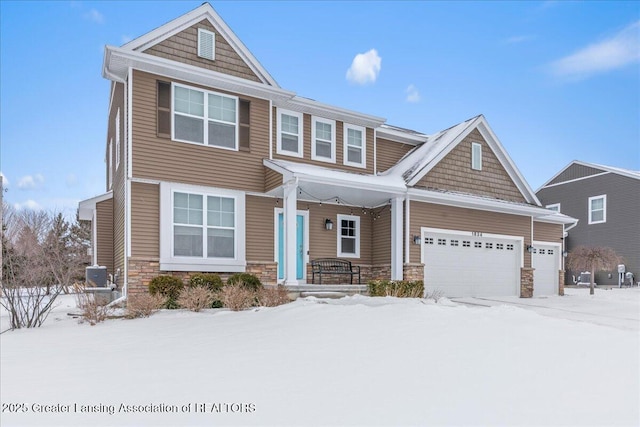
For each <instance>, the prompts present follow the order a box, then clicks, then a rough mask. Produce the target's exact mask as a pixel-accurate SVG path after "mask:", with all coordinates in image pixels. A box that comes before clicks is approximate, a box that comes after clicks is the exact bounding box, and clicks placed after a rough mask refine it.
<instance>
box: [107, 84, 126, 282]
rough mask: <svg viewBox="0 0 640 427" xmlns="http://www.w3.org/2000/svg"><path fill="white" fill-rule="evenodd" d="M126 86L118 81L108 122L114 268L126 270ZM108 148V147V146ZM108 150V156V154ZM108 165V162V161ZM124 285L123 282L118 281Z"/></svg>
mask: <svg viewBox="0 0 640 427" xmlns="http://www.w3.org/2000/svg"><path fill="white" fill-rule="evenodd" d="M124 99H125V87H124V85H123V84H122V83H116V86H115V91H114V95H113V99H112V100H111V109H110V110H109V120H108V124H107V147H108V143H109V141H111V140H113V144H114V145H113V164H112V173H113V239H112V242H113V270H114V271H115V270H117V269H118V268H119V269H120V270H121V271H124V263H125V247H124V235H125V215H126V205H125V203H126V194H125V189H126V164H127V153H126V150H125V147H126V144H125V139H126V134H125V132H124V129H125V120H126V118H127V114H126V111H125V109H124ZM118 109H120V167H119V168H118V169H117V170H116V145H115V144H116V131H115V121H116V115H117V112H118ZM107 150H108V148H107ZM108 155H109V154H108V152H107V156H108ZM107 165H108V162H107ZM118 285H122V283H118Z"/></svg>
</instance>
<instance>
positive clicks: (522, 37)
mask: <svg viewBox="0 0 640 427" xmlns="http://www.w3.org/2000/svg"><path fill="white" fill-rule="evenodd" d="M535 38H536V36H534V35H531V34H528V35H520V36H513V37H509V38H508V39H506V40H505V41H504V42H505V43H507V44H518V43H523V42H528V41H531V40H534V39H535Z"/></svg>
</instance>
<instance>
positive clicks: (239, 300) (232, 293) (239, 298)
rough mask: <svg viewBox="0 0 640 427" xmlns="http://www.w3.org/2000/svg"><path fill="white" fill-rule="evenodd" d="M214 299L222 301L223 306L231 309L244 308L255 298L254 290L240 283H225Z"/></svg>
mask: <svg viewBox="0 0 640 427" xmlns="http://www.w3.org/2000/svg"><path fill="white" fill-rule="evenodd" d="M216 299H218V300H220V301H222V304H223V305H224V307H226V308H229V309H231V310H233V311H240V310H245V309H247V308H249V307H251V306H252V305H253V303H254V302H255V300H256V294H255V292H254V291H252V290H250V289H247V288H246V287H245V286H244V285H243V284H242V283H238V284H235V285H227V286H225V287H224V288H222V290H221V291H220V292H218V295H217V297H216Z"/></svg>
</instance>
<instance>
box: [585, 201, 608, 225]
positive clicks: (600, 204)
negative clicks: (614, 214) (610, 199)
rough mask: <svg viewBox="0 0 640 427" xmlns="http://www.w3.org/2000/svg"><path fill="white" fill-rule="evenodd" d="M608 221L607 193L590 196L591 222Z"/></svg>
mask: <svg viewBox="0 0 640 427" xmlns="http://www.w3.org/2000/svg"><path fill="white" fill-rule="evenodd" d="M602 222H607V195H606V194H603V195H602V196H594V197H589V224H600V223H602Z"/></svg>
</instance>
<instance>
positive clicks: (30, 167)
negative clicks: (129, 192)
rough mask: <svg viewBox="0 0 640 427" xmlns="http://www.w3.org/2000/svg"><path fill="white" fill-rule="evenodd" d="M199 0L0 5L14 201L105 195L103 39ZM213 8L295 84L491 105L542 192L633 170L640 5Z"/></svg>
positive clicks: (157, 21)
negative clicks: (558, 177) (570, 175)
mask: <svg viewBox="0 0 640 427" xmlns="http://www.w3.org/2000/svg"><path fill="white" fill-rule="evenodd" d="M201 3H202V2H201V1H182V2H168V1H166V2H165V1H163V2H106V1H105V2H79V1H74V2H65V1H56V2H11V1H1V2H0V31H1V34H0V67H1V68H0V91H1V92H0V102H1V104H0V107H1V110H0V114H1V116H0V143H1V146H0V170H1V172H2V174H3V175H4V177H5V180H6V181H8V185H5V186H6V187H7V188H8V191H7V192H6V193H5V200H6V201H7V202H9V203H11V204H13V205H15V206H16V207H19V208H20V207H34V208H42V209H47V210H58V211H59V210H62V211H64V212H65V213H66V214H67V215H73V214H74V213H75V209H76V207H77V202H78V201H79V200H81V199H85V198H89V197H93V196H95V195H98V194H101V193H102V192H104V191H105V163H104V152H105V149H104V147H105V138H106V125H107V121H106V119H107V107H108V101H109V98H108V97H109V82H108V81H107V80H105V79H104V78H102V75H101V71H102V59H103V50H104V45H107V44H108V45H117V46H120V45H122V44H123V43H125V42H127V41H129V40H131V39H133V38H136V37H138V36H141V35H143V34H145V33H146V32H148V31H151V30H153V29H154V28H156V27H158V26H160V25H162V24H164V23H166V22H168V21H170V20H171V19H173V18H176V17H178V16H179V15H182V14H184V13H186V12H188V11H190V10H192V9H194V8H196V7H198V6H199V5H200V4H201ZM212 5H213V7H214V8H215V9H216V11H217V12H218V13H219V14H220V16H221V17H222V18H223V19H224V20H225V21H226V22H227V24H228V25H229V26H230V27H231V29H232V30H233V31H234V32H235V33H236V34H237V35H238V37H239V38H240V39H241V40H242V41H243V42H244V43H245V45H246V46H247V47H248V48H249V50H251V51H252V53H253V54H254V55H255V56H256V57H257V58H258V60H259V61H260V62H261V63H262V65H263V66H264V67H265V68H266V69H267V70H268V71H269V72H270V73H271V75H272V76H273V77H274V78H275V79H276V80H277V81H278V83H279V84H280V85H281V86H282V87H283V88H285V89H288V90H292V91H295V92H296V93H298V95H300V96H304V97H308V98H312V99H316V100H318V101H321V102H323V103H327V104H332V105H336V106H340V107H343V108H349V109H353V110H356V111H360V112H363V113H368V114H372V115H376V116H381V117H385V118H387V120H388V121H387V122H388V123H389V124H393V125H396V126H402V127H406V128H410V129H415V130H418V131H421V132H425V133H433V132H436V131H438V130H441V129H444V128H447V127H449V126H452V125H454V124H456V123H459V122H461V121H463V120H466V119H468V118H470V117H473V116H475V115H477V114H480V113H482V114H484V115H485V117H486V118H487V120H488V122H489V124H490V126H491V127H492V129H493V130H494V132H495V133H496V135H497V136H498V138H499V139H500V141H501V142H502V144H503V145H504V146H505V148H506V149H507V151H508V153H509V154H510V155H511V157H512V158H513V160H514V161H515V163H516V165H517V166H518V167H519V169H520V171H521V172H522V174H523V175H524V177H525V178H526V179H527V181H528V182H529V184H530V185H531V186H532V187H533V189H534V190H535V189H537V188H538V187H539V186H540V185H542V184H543V183H544V182H545V181H546V180H547V179H549V178H550V177H551V176H553V175H554V174H555V173H556V172H558V171H559V170H560V169H561V168H562V167H564V166H565V165H566V164H568V163H569V162H570V161H572V160H574V159H579V160H582V161H587V162H593V163H601V164H606V165H610V166H616V167H622V168H627V169H633V170H640V71H639V68H640V67H639V64H640V3H638V2H633V1H623V2H615V1H607V2H595V1H585V2H564V1H563V2H560V1H558V2H555V1H546V2H461V3H456V2H452V1H447V2H417V1H416V2H364V1H362V2H302V1H300V2H291V1H287V2H268V1H261V2H226V1H214V2H212ZM6 181H5V184H6Z"/></svg>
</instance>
